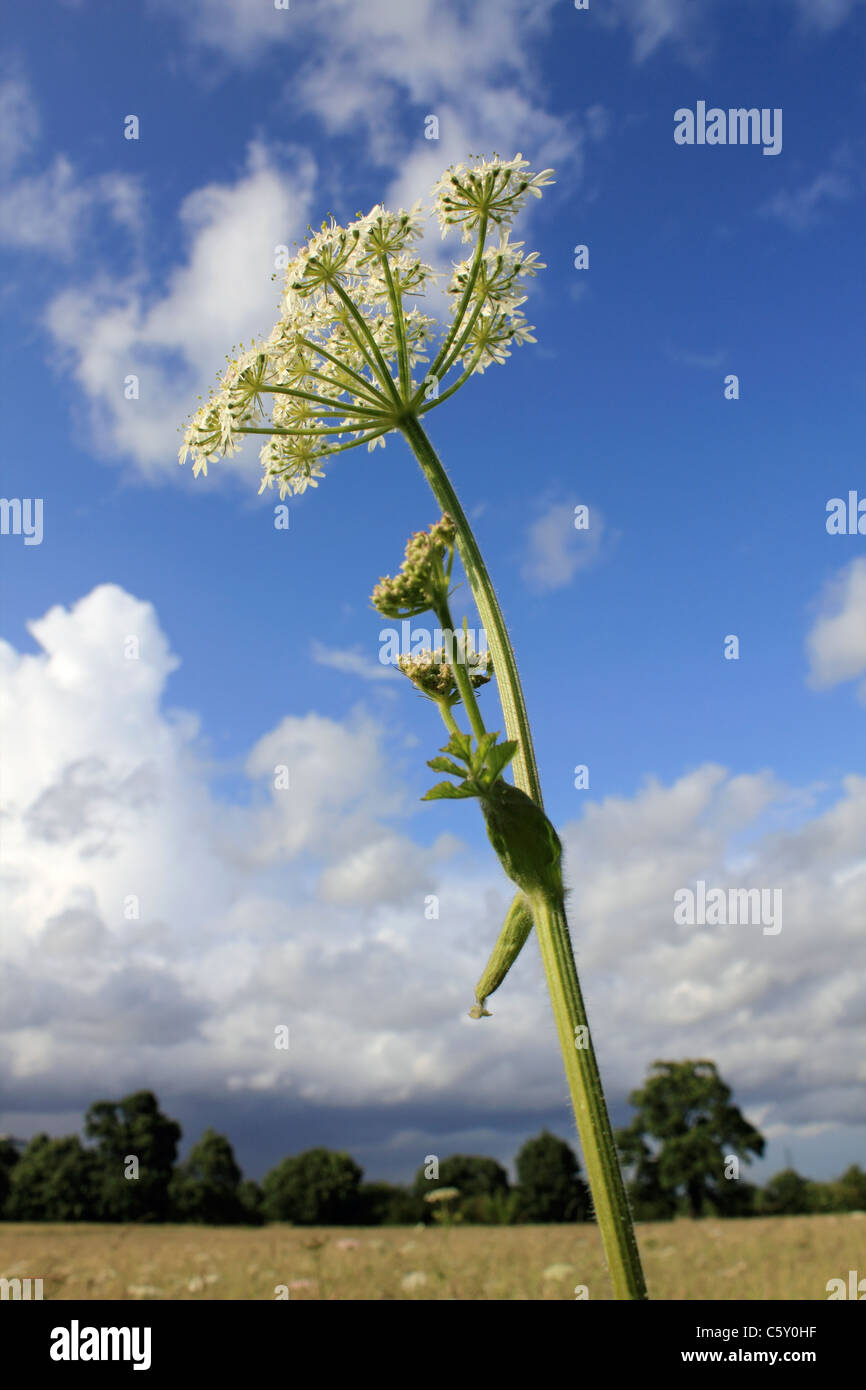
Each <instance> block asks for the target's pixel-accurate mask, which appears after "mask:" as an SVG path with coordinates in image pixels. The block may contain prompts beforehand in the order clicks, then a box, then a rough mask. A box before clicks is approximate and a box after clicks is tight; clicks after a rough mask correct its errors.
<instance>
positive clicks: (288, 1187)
mask: <svg viewBox="0 0 866 1390" xmlns="http://www.w3.org/2000/svg"><path fill="white" fill-rule="evenodd" d="M362 1177H363V1171H362V1169H360V1168H359V1167H358V1165H357V1163H356V1162H355V1160H354V1159H352V1158H350V1157H349V1155H348V1154H346V1153H333V1152H332V1151H331V1150H330V1149H307V1150H306V1152H304V1153H301V1154H297V1155H296V1156H295V1157H294V1158H284V1159H283V1161H282V1163H278V1164H277V1166H276V1168H272V1169H271V1171H270V1172H269V1173H268V1174H267V1176H266V1177H265V1180H264V1182H263V1183H262V1197H263V1201H262V1206H263V1210H264V1214H265V1216H266V1217H267V1218H268V1220H270V1221H291V1222H292V1223H293V1224H294V1225H296V1226H339V1225H350V1224H351V1222H352V1219H353V1216H354V1214H355V1211H356V1209H357V1206H358V1190H359V1188H360V1185H361V1178H362Z"/></svg>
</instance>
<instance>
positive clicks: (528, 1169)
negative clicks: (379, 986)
mask: <svg viewBox="0 0 866 1390" xmlns="http://www.w3.org/2000/svg"><path fill="white" fill-rule="evenodd" d="M516 1168H517V1183H518V1202H517V1211H518V1213H519V1216H520V1220H521V1221H538V1222H540V1221H588V1220H589V1217H590V1200H589V1192H588V1190H587V1187H586V1184H585V1183H584V1181H583V1179H582V1178H581V1176H580V1164H579V1163H578V1161H577V1155H576V1154H575V1152H574V1150H573V1149H572V1148H571V1147H570V1146H569V1145H568V1144H566V1142H565V1140H564V1139H557V1137H556V1135H554V1134H551V1133H550V1132H549V1131H548V1130H546V1129H545V1130H542V1132H541V1134H539V1135H538V1136H537V1138H535V1139H527V1141H526V1143H525V1144H524V1145H523V1148H522V1149H521V1150H520V1152H519V1153H518V1155H517V1160H516Z"/></svg>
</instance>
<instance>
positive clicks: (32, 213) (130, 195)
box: [0, 76, 141, 260]
mask: <svg viewBox="0 0 866 1390" xmlns="http://www.w3.org/2000/svg"><path fill="white" fill-rule="evenodd" d="M39 131H40V121H39V112H38V110H37V107H36V104H35V102H34V100H33V96H32V94H31V90H30V86H29V83H28V82H27V81H26V80H25V79H24V78H23V77H21V76H10V77H6V78H4V79H2V80H0V132H2V133H0V195H2V196H0V245H3V246H9V247H14V248H16V249H18V250H24V251H50V252H51V253H52V255H53V256H54V257H55V258H58V257H59V258H60V259H62V260H69V259H71V257H72V256H73V254H74V252H75V251H76V249H77V248H78V245H79V243H80V241H81V238H82V235H83V233H84V232H85V231H86V230H87V229H88V227H90V226H92V225H93V223H94V222H95V220H96V218H97V217H98V216H99V215H101V214H107V215H108V217H109V218H111V220H112V221H114V222H115V223H116V224H117V225H118V226H122V227H125V228H126V229H127V230H136V229H137V228H138V226H139V225H140V221H141V187H140V184H139V181H138V180H137V179H135V178H134V177H132V176H130V175H128V174H120V173H109V174H102V175H98V176H94V177H85V176H82V175H81V174H80V173H79V172H78V170H77V169H76V168H75V166H74V164H73V163H72V162H71V161H70V160H69V159H68V158H67V156H66V155H65V154H62V153H61V154H56V155H55V156H54V158H53V159H52V161H51V162H50V163H48V164H46V165H45V167H44V168H42V169H41V170H40V171H39V172H36V173H33V172H27V173H24V172H22V170H21V169H20V167H19V166H20V165H21V163H22V161H23V160H25V159H27V158H28V157H30V156H33V155H34V152H35V150H36V149H37V147H38V141H39Z"/></svg>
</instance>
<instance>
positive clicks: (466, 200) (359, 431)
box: [179, 154, 646, 1298]
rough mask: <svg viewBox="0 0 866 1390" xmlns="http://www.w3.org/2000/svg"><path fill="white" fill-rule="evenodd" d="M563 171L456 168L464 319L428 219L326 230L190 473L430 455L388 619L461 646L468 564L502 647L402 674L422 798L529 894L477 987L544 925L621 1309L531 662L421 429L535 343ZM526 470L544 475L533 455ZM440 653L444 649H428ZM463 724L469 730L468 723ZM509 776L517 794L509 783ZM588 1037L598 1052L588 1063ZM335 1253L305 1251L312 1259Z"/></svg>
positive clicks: (620, 1278) (203, 414)
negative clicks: (417, 742) (411, 692)
mask: <svg viewBox="0 0 866 1390" xmlns="http://www.w3.org/2000/svg"><path fill="white" fill-rule="evenodd" d="M552 172H553V171H552V170H550V169H545V170H542V171H541V172H540V173H532V172H531V171H530V170H529V167H528V161H527V160H525V159H524V158H523V156H522V155H521V154H517V155H515V156H514V158H512V159H501V158H499V157H498V156H494V158H492V159H478V160H475V162H474V163H472V164H471V165H466V164H455V165H452V167H451V168H449V169H447V170H446V171H445V172H444V173H443V175H442V176H441V178H440V179H439V180H438V181H437V183H436V184H435V186H434V188H433V190H432V200H433V210H434V211H435V215H436V218H437V220H438V223H439V227H440V229H441V232H442V235H443V237H444V236H446V235H448V233H449V232H456V233H458V234H459V236H460V237H461V239H462V241H463V242H470V243H474V244H473V245H472V246H471V247H470V253H469V254H468V255H467V256H466V257H465V259H462V260H460V261H457V262H456V263H454V264H453V268H452V272H451V274H450V276H449V277H448V280H447V283H446V286H445V289H446V293H447V298H448V300H449V301H450V305H451V312H450V314H448V315H446V316H445V322H444V323H442V324H440V323H439V322H438V320H437V319H436V318H434V317H433V315H431V314H429V313H425V311H424V308H423V297H424V294H425V291H427V290H428V289H429V288H431V287H432V286H433V284H434V282H435V280H436V279H437V278H438V277H437V275H436V273H435V272H434V270H433V269H432V267H431V266H429V265H428V264H426V263H425V262H424V261H423V260H422V259H421V255H420V249H419V242H420V239H421V235H422V231H423V226H424V219H423V216H422V212H421V209H420V206H419V205H416V206H415V207H413V208H412V209H410V210H409V211H406V210H402V209H401V210H399V211H397V212H393V211H390V210H388V209H387V208H385V207H383V206H382V205H381V204H377V205H376V206H375V207H373V208H372V209H371V210H370V211H369V212H368V213H366V214H362V213H359V214H358V215H357V217H356V218H355V220H354V221H352V222H349V223H348V224H347V225H346V226H339V225H338V224H337V222H336V221H335V220H334V219H333V218H331V219H330V221H326V222H323V223H322V226H321V230H320V231H318V232H315V233H312V234H311V236H310V237H309V238H308V240H307V241H306V243H305V245H303V246H302V247H301V248H300V250H299V251H298V253H297V255H296V256H295V257H294V259H293V260H292V261H291V263H290V264H289V266H288V268H287V270H286V277H285V284H284V287H283V293H282V298H281V301H280V308H279V313H278V318H277V322H276V323H275V324H274V326H273V327H272V328H271V330H270V332H269V333H267V334H266V335H265V336H263V337H261V338H258V339H256V340H255V341H253V342H252V343H250V344H249V345H248V346H246V347H245V346H244V345H243V344H241V346H240V348H238V349H236V350H235V349H233V352H232V355H230V356H229V358H228V359H227V362H228V365H227V369H226V370H225V371H224V372H223V373H222V376H221V378H220V380H219V382H218V385H217V387H216V389H215V390H214V391H212V393H211V395H210V397H209V399H208V400H206V401H204V402H202V404H201V405H200V407H199V409H198V410H197V411H196V412H195V414H194V416H193V418H192V420H191V421H190V422H189V424H188V426H187V427H186V429H185V431H184V438H183V443H182V446H181V448H180V451H179V460H180V462H181V463H184V462H185V461H186V460H187V459H191V460H192V464H193V473H194V474H195V475H196V476H199V475H201V474H206V473H207V469H208V464H209V463H210V462H211V461H212V460H213V459H215V458H219V457H230V456H232V455H234V454H235V453H236V452H237V451H238V449H239V447H240V445H241V444H242V443H243V440H244V438H245V437H246V436H247V435H255V436H260V437H262V438H263V442H262V445H261V450H260V455H259V457H260V461H261V465H262V480H261V487H260V489H259V491H260V492H263V491H264V490H265V488H270V487H273V486H274V485H276V486H277V487H278V489H279V494H280V497H281V498H283V497H285V496H286V495H289V494H292V495H294V494H299V493H303V492H305V491H306V490H307V489H308V488H315V487H316V486H317V485H318V483H319V481H320V480H321V479H322V478H323V477H324V476H325V474H324V467H323V465H324V463H325V462H326V461H327V460H328V459H329V458H330V457H331V456H333V455H336V454H339V453H342V452H343V451H345V450H349V449H356V448H358V447H359V446H360V445H362V444H366V445H367V449H368V451H372V450H374V449H376V448H378V447H380V446H381V447H384V445H385V437H386V436H387V435H389V434H394V433H399V434H401V435H402V436H403V438H404V439H405V441H406V443H407V444H408V445H409V447H410V448H411V450H412V452H413V454H414V455H415V458H416V460H417V462H418V464H419V466H420V468H421V470H422V472H423V474H424V476H425V478H426V480H427V482H428V484H429V486H430V488H431V491H432V492H433V495H434V497H435V498H436V501H437V503H438V506H439V510H440V512H441V514H442V517H441V521H439V522H437V523H436V524H435V526H434V527H433V528H431V530H430V532H428V533H422V532H418V533H416V534H415V536H414V537H413V538H412V540H411V541H410V544H409V546H408V547H407V551H406V562H405V563H404V566H403V569H402V571H401V573H400V574H399V575H398V576H397V577H396V578H393V579H392V578H388V579H382V580H381V581H380V584H379V586H378V587H377V590H376V591H375V593H374V596H373V600H374V606H376V607H377V608H378V610H379V611H380V612H382V613H388V614H393V615H395V616H397V615H399V616H403V617H405V618H408V617H410V616H411V615H412V614H414V613H418V612H423V611H425V610H427V609H430V610H431V611H432V612H433V613H434V614H435V616H436V618H437V620H439V630H440V631H441V633H442V636H443V639H444V638H445V634H446V632H447V633H449V634H451V635H453V634H454V625H453V621H452V620H451V616H450V610H449V606H448V599H449V592H450V591H449V581H450V573H451V563H452V560H453V557H454V552H455V550H456V552H457V553H458V554H459V556H460V559H461V561H462V565H463V570H464V572H465V575H466V578H467V580H468V581H469V586H470V588H471V590H472V594H473V597H474V599H475V604H476V607H477V610H478V616H479V618H480V619H481V624H482V628H483V630H484V632H485V634H486V636H487V640H488V642H489V644H490V656H489V658H488V657H487V656H486V655H485V656H484V657H483V658H482V657H480V656H479V657H477V658H475V659H472V658H470V657H469V656H468V654H467V647H466V642H467V640H468V638H467V633H468V629H467V624H466V619H465V618H464V621H463V639H464V640H463V645H462V649H461V648H460V647H459V646H458V650H457V651H456V652H454V653H453V654H452V653H451V652H449V651H448V650H447V649H446V648H445V647H443V648H442V649H441V650H437V651H435V652H434V651H429V652H426V653H424V654H423V655H422V654H419V653H418V652H415V651H414V650H413V654H412V656H411V657H410V658H408V659H407V658H401V662H400V665H401V667H402V669H403V671H404V673H405V674H406V675H408V676H409V677H410V679H411V680H412V681H413V683H414V684H415V686H416V688H417V689H419V690H420V691H421V692H422V693H423V694H424V695H425V696H426V697H428V698H429V699H430V700H432V701H433V702H434V704H435V705H436V706H437V707H438V710H439V713H440V715H441V717H442V721H443V723H444V724H445V727H446V728H447V730H448V733H449V735H450V737H449V740H448V743H447V744H446V745H445V746H444V747H443V748H441V749H440V753H442V754H444V755H446V756H442V757H437V758H434V759H431V760H429V763H428V765H429V766H430V767H431V768H433V769H434V770H435V771H437V772H444V773H446V774H447V775H448V776H449V777H452V778H453V777H457V778H458V781H457V783H454V782H452V781H443V782H439V783H437V784H436V786H435V787H433V788H431V789H430V791H428V792H427V793H426V795H425V798H424V799H425V800H437V801H441V800H449V801H453V800H463V799H467V798H476V799H478V800H479V801H480V803H481V809H482V811H483V814H484V818H485V822H486V826H487V831H488V837H489V839H490V842H491V844H492V845H493V848H494V849H495V851H496V854H497V856H498V857H499V860H500V863H501V864H502V866H503V868H504V870H505V873H506V874H507V875H508V877H509V878H510V879H511V880H512V881H513V883H514V884H516V886H517V887H518V889H519V890H520V893H521V894H522V895H523V896H524V897H525V899H526V902H525V904H524V903H523V900H522V898H520V897H519V911H517V914H516V918H514V919H512V920H511V925H510V926H509V931H508V933H507V937H506V939H505V941H504V942H503V941H502V940H500V942H498V943H497V945H496V946H495V947H494V955H493V957H492V958H491V965H490V967H489V968H488V971H487V972H485V976H484V977H482V978H483V979H484V980H485V983H486V984H487V985H488V988H487V993H490V992H492V989H493V988H495V987H496V983H497V982H499V981H501V979H502V978H503V975H504V973H505V971H506V970H507V969H508V968H509V967H510V964H511V962H512V960H513V959H514V958H515V957H516V955H517V953H518V952H519V950H520V949H521V948H522V945H523V941H524V940H525V938H526V936H527V935H528V933H529V931H530V930H531V929H533V928H534V929H535V931H536V933H537V935H538V937H539V941H540V944H541V949H542V958H543V960H544V963H545V972H546V975H547V981H548V987H549V991H550V996H551V1001H552V1007H553V1012H554V1017H555V1021H556V1026H557V1032H558V1036H559V1042H560V1047H561V1049H562V1056H563V1061H564V1065H565V1071H566V1075H567V1078H568V1083H569V1089H570V1092H571V1099H572V1103H573V1106H574V1111H575V1117H576V1119H577V1123H578V1128H579V1131H580V1136H581V1142H582V1146H583V1151H584V1156H585V1159H586V1168H587V1175H588V1178H589V1182H590V1187H591V1189H592V1196H593V1203H594V1208H595V1212H596V1217H597V1220H598V1225H599V1230H600V1232H601V1236H602V1240H603V1243H604V1247H605V1251H606V1254H607V1258H608V1262H609V1266H610V1270H611V1276H612V1278H613V1283H614V1289H615V1292H616V1295H617V1297H619V1298H644V1297H646V1287H645V1283H644V1279H643V1274H642V1271H641V1267H640V1257H639V1253H638V1249H637V1243H636V1241H635V1238H634V1230H633V1225H632V1220H631V1213H630V1210H629V1205H628V1201H627V1197H626V1193H625V1187H624V1185H623V1182H622V1176H621V1173H620V1169H619V1162H618V1156H617V1151H616V1145H615V1141H614V1136H613V1131H612V1128H611V1124H610V1117H609V1115H608V1113H607V1108H606V1105H605V1101H604V1093H603V1090H602V1085H601V1079H600V1076H599V1074H598V1066H597V1062H596V1059H595V1052H594V1048H593V1045H592V1041H591V1038H590V1034H589V1028H588V1023H587V1019H586V1011H585V1008H584V1004H583V1000H582V997H581V993H580V988H579V984H578V979H577V970H576V966H575V962H574V951H573V947H572V943H571V940H570V937H569V931H568V922H567V918H566V912H565V895H564V888H563V883H562V874H561V849H562V846H561V844H560V841H559V838H558V836H557V834H556V832H555V830H554V827H553V825H552V824H551V822H550V821H549V820H548V818H547V816H546V815H545V812H544V808H543V801H542V795H541V784H540V780H539V776H538V767H537V764H536V761H535V754H534V750H533V745H532V736H531V729H530V724H529V717H528V713H527V710H526V703H525V699H524V695H523V690H522V686H521V682H520V676H519V673H518V669H517V662H516V658H515V655H514V651H513V648H512V646H511V640H510V637H509V635H508V629H507V626H506V623H505V619H504V616H503V614H502V610H501V607H500V604H499V600H498V598H497V595H496V591H495V589H494V587H493V583H492V581H491V578H490V575H489V574H488V572H487V568H486V565H485V563H484V558H483V556H482V554H481V550H480V548H479V546H478V542H477V540H476V539H475V536H474V534H473V531H472V527H471V525H470V522H469V518H468V517H467V515H466V513H465V511H464V509H463V507H462V505H461V502H460V499H459V497H458V495H457V492H456V491H455V489H454V487H453V485H452V483H451V480H450V478H449V476H448V474H447V473H446V471H445V468H444V466H443V464H442V462H441V460H440V459H439V457H438V454H437V453H436V450H435V448H434V446H433V443H432V441H431V439H430V438H429V436H428V435H427V433H426V430H425V427H424V420H425V417H426V416H427V415H428V414H429V413H430V412H431V411H433V410H436V409H438V407H439V406H440V405H442V404H443V403H444V402H445V401H446V400H448V399H449V398H450V397H451V396H453V395H454V394H455V392H457V391H459V390H460V389H461V388H462V387H463V386H464V385H465V384H466V383H467V382H468V381H469V379H470V378H471V377H473V376H475V375H479V374H482V373H484V372H485V371H486V370H487V368H488V367H491V366H498V365H501V364H502V363H504V362H505V360H506V359H507V358H508V357H509V355H510V354H511V352H512V350H513V349H514V348H515V347H519V346H521V345H522V344H524V343H531V342H534V341H535V338H534V337H533V330H532V325H531V324H529V323H528V322H527V320H526V318H525V316H524V314H523V305H524V304H525V302H526V298H527V295H526V289H527V286H528V282H529V281H530V280H531V279H532V278H533V277H534V276H535V275H536V273H537V272H538V271H539V270H542V269H544V265H543V262H541V261H540V260H539V258H538V253H537V252H535V251H527V250H526V249H525V244H524V242H522V241H516V240H513V239H512V235H511V232H512V224H513V222H514V220H515V218H516V216H517V215H518V214H519V212H520V211H521V209H522V208H524V207H525V206H526V205H527V203H528V202H529V200H530V199H537V198H540V197H541V194H542V189H544V188H545V187H546V186H547V185H548V184H550V183H551V182H552V178H551V175H552ZM524 408H525V409H529V408H530V407H529V403H527V406H526V407H524ZM526 462H527V464H528V466H529V468H530V470H532V471H535V469H536V467H537V465H536V463H535V459H534V457H533V456H530V457H529V458H528V459H527V461H526ZM495 466H496V460H495V459H494V460H493V467H494V469H495ZM457 636H458V637H459V636H460V634H459V633H458V634H457ZM437 643H438V638H437V639H436V643H434V644H432V645H436V644H437ZM491 675H495V678H496V685H497V691H498V695H499V701H500V704H501V706H502V715H503V720H504V724H505V730H506V738H505V740H504V741H499V740H500V734H499V732H498V731H495V732H494V731H488V730H487V728H486V725H485V720H484V717H483V716H482V713H481V710H480V708H479V705H478V701H477V700H476V689H477V687H478V686H480V685H483V684H485V683H486V682H487V681H488V680H489V679H490V676H491ZM488 695H489V692H488ZM458 706H460V708H458ZM464 715H465V716H466V718H468V722H469V725H470V727H471V732H466V731H465V729H462V728H461V727H460V723H459V720H460V718H461V717H463V716H464ZM506 768H510V775H511V776H513V779H514V780H513V783H512V782H510V781H508V780H507V779H506V778H505V776H504V773H505V771H506ZM515 922H516V924H517V926H518V927H519V928H520V930H519V931H518V930H516V928H515ZM507 925H508V924H507ZM512 928H515V929H514V930H512ZM524 929H525V930H524ZM482 993H483V992H482ZM483 997H485V996H483ZM483 997H482V998H481V999H480V1000H479V1003H478V1006H477V1007H476V1008H474V1009H473V1010H472V1017H474V1018H483V1017H485V1016H489V1015H488V1011H487V1010H486V1009H485V1008H484V1003H483ZM476 998H478V995H477V994H476ZM578 1036H581V1037H582V1038H583V1040H584V1041H583V1042H582V1043H581V1045H580V1047H579V1048H578V1047H577V1046H576V1044H575V1038H576V1037H578ZM438 1201H439V1202H440V1204H441V1205H439V1206H438V1207H437V1209H436V1211H435V1213H434V1219H435V1220H436V1221H438V1222H440V1223H441V1222H449V1221H450V1220H452V1219H455V1220H459V1214H458V1215H457V1216H455V1217H454V1218H452V1217H451V1214H450V1211H449V1207H448V1204H447V1200H446V1199H445V1197H444V1194H440V1196H439V1198H438ZM321 1243H322V1242H317V1243H316V1244H315V1245H311V1244H310V1243H309V1242H307V1248H318V1245H320V1244H321ZM416 1277H417V1278H419V1279H423V1278H425V1277H426V1276H423V1275H421V1274H420V1272H419V1271H415V1272H413V1273H412V1274H409V1275H407V1276H406V1279H409V1280H412V1279H415V1278H416Z"/></svg>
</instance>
